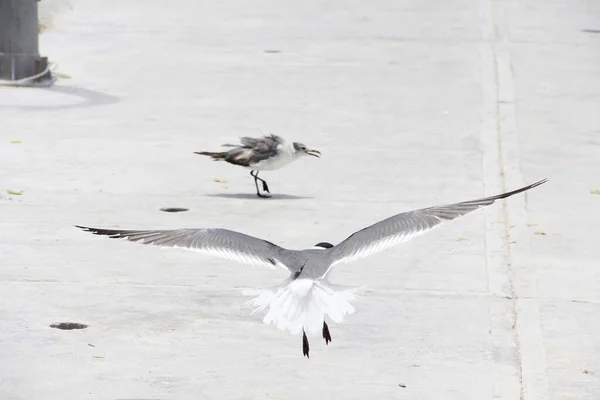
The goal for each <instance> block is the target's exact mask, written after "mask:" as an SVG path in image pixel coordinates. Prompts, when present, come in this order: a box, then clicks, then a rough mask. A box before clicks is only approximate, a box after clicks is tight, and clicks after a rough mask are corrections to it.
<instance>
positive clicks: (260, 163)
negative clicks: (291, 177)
mask: <svg viewBox="0 0 600 400" xmlns="http://www.w3.org/2000/svg"><path fill="white" fill-rule="evenodd" d="M240 142H241V145H236V144H224V145H223V147H233V148H232V149H231V150H228V151H221V152H212V151H196V152H194V154H200V155H203V156H210V157H212V159H213V160H214V161H227V162H228V163H231V164H235V165H240V166H242V167H245V168H248V169H250V170H251V171H250V175H252V177H253V178H254V186H256V195H257V196H258V197H263V198H267V197H270V196H268V195H266V194H261V193H260V191H259V190H258V181H261V182H262V187H263V191H265V192H267V193H271V192H270V191H269V186H268V185H267V182H265V181H264V180H263V179H261V178H259V177H258V173H259V171H272V170H275V169H279V168H282V167H285V166H286V165H288V164H289V163H291V162H293V161H295V160H297V159H298V158H300V157H302V156H307V155H308V156H313V157H320V156H321V152H320V151H318V150H312V149H308V148H306V146H305V145H304V144H302V143H299V142H293V143H287V142H286V141H285V140H284V139H283V138H282V137H280V136H277V135H269V136H263V137H260V138H251V137H242V138H240Z"/></svg>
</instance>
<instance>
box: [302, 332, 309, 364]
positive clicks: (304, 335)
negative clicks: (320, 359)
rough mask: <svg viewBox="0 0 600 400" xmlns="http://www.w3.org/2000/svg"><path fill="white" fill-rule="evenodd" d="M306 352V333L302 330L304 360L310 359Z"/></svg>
mask: <svg viewBox="0 0 600 400" xmlns="http://www.w3.org/2000/svg"><path fill="white" fill-rule="evenodd" d="M308 350H309V347H308V338H307V337H306V332H304V329H302V354H304V355H305V356H306V358H310V356H309V355H308Z"/></svg>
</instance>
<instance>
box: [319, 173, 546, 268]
mask: <svg viewBox="0 0 600 400" xmlns="http://www.w3.org/2000/svg"><path fill="white" fill-rule="evenodd" d="M546 181H547V179H543V180H541V181H539V182H536V183H534V184H531V185H529V186H525V187H522V188H520V189H517V190H514V191H512V192H508V193H503V194H499V195H497V196H492V197H485V198H483V199H478V200H471V201H464V202H461V203H456V204H449V205H446V206H437V207H429V208H423V209H420V210H414V211H408V212H405V213H401V214H397V215H394V216H393V217H390V218H387V219H384V220H383V221H380V222H377V223H376V224H373V225H371V226H368V227H366V228H364V229H362V230H360V231H358V232H355V233H353V234H352V235H351V236H349V237H348V238H347V239H346V240H344V241H343V242H341V243H339V244H338V245H337V246H334V247H332V248H330V249H327V250H325V251H326V252H327V253H329V254H328V257H329V260H330V262H331V266H333V265H335V264H338V263H345V262H350V261H354V260H358V259H360V258H363V257H368V256H369V255H371V254H374V253H377V252H380V251H383V250H385V249H388V248H390V247H392V246H395V245H397V244H400V243H402V242H406V241H408V240H410V239H412V238H413V237H415V236H418V235H421V234H423V233H425V232H427V231H429V230H431V229H433V228H435V227H437V226H439V225H440V224H442V223H443V222H445V221H450V220H453V219H456V218H458V217H461V216H463V215H465V214H468V213H470V212H472V211H475V210H477V209H479V208H482V207H485V206H488V205H490V204H492V203H494V202H495V201H496V200H500V199H505V198H507V197H510V196H513V195H515V194H517V193H521V192H524V191H526V190H529V189H532V188H534V187H536V186H539V185H541V184H543V183H545V182H546Z"/></svg>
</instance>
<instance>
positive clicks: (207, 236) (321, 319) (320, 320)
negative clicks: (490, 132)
mask: <svg viewBox="0 0 600 400" xmlns="http://www.w3.org/2000/svg"><path fill="white" fill-rule="evenodd" d="M546 181H547V179H544V180H541V181H539V182H536V183H534V184H531V185H528V186H525V187H522V188H520V189H517V190H514V191H512V192H508V193H504V194H499V195H497V196H492V197H485V198H483V199H478V200H471V201H464V202H461V203H455V204H450V205H445V206H436V207H428V208H422V209H420V210H413V211H408V212H404V213H400V214H396V215H394V216H392V217H390V218H387V219H384V220H383V221H379V222H377V223H376V224H373V225H371V226H368V227H366V228H364V229H361V230H360V231H358V232H355V233H353V234H352V235H350V236H349V237H348V238H347V239H345V240H344V241H342V242H341V243H339V244H337V245H336V246H334V245H332V244H331V243H327V242H320V243H318V244H316V245H315V247H313V248H312V249H306V250H288V249H284V248H282V247H279V246H277V245H276V244H273V243H271V242H268V241H266V240H262V239H259V238H256V237H253V236H248V235H245V234H243V233H240V232H235V231H230V230H227V229H219V228H216V229H213V228H210V229H175V230H120V229H101V228H89V227H85V226H78V225H76V226H77V227H78V228H81V229H83V230H85V231H88V232H91V233H93V234H95V235H105V236H108V237H110V238H115V239H127V240H129V241H132V242H138V243H142V244H149V245H154V246H163V247H179V248H185V249H190V250H195V251H198V252H201V253H206V254H210V255H213V256H217V257H221V258H226V259H230V260H233V261H238V262H241V263H245V264H257V265H264V266H266V267H269V268H272V269H274V268H275V267H281V268H284V269H286V270H287V271H288V272H290V275H289V277H288V278H287V279H286V280H285V281H284V282H282V283H281V284H280V285H277V286H275V287H271V288H267V289H259V290H257V293H255V294H258V296H257V297H256V298H254V299H253V300H251V301H250V302H249V304H250V305H251V306H254V307H255V310H254V311H255V312H256V311H262V310H265V309H267V311H266V315H265V317H264V319H263V322H264V323H266V324H270V323H273V324H275V325H276V326H277V327H278V328H279V329H281V330H284V331H289V332H290V333H291V334H294V335H295V334H299V333H300V332H302V353H303V354H304V355H305V356H306V357H309V343H308V338H307V336H306V332H308V333H309V334H315V333H321V334H322V336H323V338H324V339H325V343H326V344H329V342H330V341H331V333H330V331H329V327H328V326H327V322H326V320H325V317H328V318H329V319H330V320H332V321H333V322H336V323H341V322H342V321H343V319H344V317H345V316H346V315H350V314H352V313H354V311H355V310H354V307H353V306H352V305H351V304H350V302H351V301H353V300H354V299H355V294H354V291H353V290H340V287H339V286H336V285H334V284H331V283H330V282H329V281H328V279H327V275H328V273H329V271H330V270H331V268H332V267H333V266H334V265H337V264H340V263H347V262H350V261H355V260H358V259H360V258H363V257H367V256H369V255H371V254H374V253H377V252H379V251H382V250H385V249H387V248H390V247H392V246H395V245H397V244H399V243H402V242H406V241H408V240H410V239H412V238H413V237H415V236H418V235H421V234H423V233H425V232H427V231H429V230H431V229H433V228H435V227H437V226H439V225H441V224H442V223H443V222H446V221H450V220H453V219H456V218H458V217H461V216H463V215H465V214H468V213H470V212H472V211H475V210H477V209H479V208H482V207H485V206H489V205H490V204H492V203H494V202H495V201H496V200H500V199H505V198H507V197H510V196H513V195H515V194H517V193H521V192H524V191H526V190H529V189H532V188H534V187H536V186H539V185H541V184H543V183H545V182H546Z"/></svg>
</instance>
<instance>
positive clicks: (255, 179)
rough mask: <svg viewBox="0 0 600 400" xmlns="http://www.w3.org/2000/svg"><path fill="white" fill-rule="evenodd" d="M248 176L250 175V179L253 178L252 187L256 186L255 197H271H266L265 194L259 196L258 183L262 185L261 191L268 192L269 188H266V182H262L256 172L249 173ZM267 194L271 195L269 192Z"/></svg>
mask: <svg viewBox="0 0 600 400" xmlns="http://www.w3.org/2000/svg"><path fill="white" fill-rule="evenodd" d="M250 175H252V177H253V178H254V186H256V195H257V196H258V197H262V198H269V197H271V196H267V195H265V194H261V193H260V191H259V190H258V181H261V182H262V184H263V190H264V191H266V192H269V187H268V186H267V182H265V181H264V180H262V179H260V178H259V177H258V171H250ZM269 193H271V192H269Z"/></svg>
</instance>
